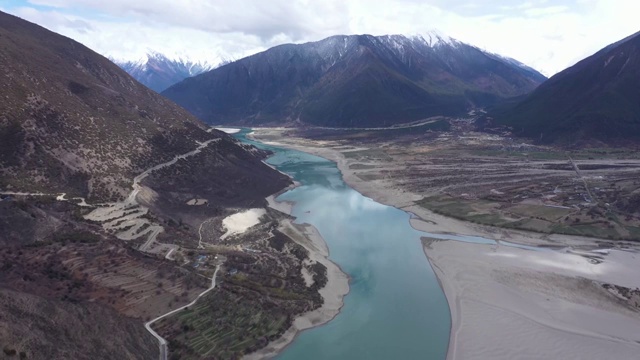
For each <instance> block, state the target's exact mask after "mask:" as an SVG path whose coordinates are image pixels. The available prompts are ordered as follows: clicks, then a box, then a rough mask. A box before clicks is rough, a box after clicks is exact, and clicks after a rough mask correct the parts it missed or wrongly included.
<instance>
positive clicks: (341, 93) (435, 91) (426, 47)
mask: <svg viewBox="0 0 640 360" xmlns="http://www.w3.org/2000/svg"><path fill="white" fill-rule="evenodd" d="M543 80H544V76H542V75H541V74H539V73H537V72H535V71H534V70H532V69H530V68H526V67H524V66H522V65H521V64H519V63H517V62H515V61H513V60H505V59H503V58H501V57H499V56H496V55H494V54H489V53H486V52H483V51H481V50H480V49H478V48H475V47H472V46H469V45H466V44H464V43H461V42H459V41H456V40H453V39H450V38H448V37H446V36H444V35H441V34H437V33H431V34H428V35H426V36H425V37H422V36H414V37H405V36H402V35H391V36H379V37H375V36H371V35H354V36H333V37H330V38H327V39H324V40H322V41H318V42H312V43H307V44H301V45H292V44H289V45H281V46H277V47H274V48H272V49H269V50H267V51H265V52H263V53H259V54H256V55H253V56H250V57H247V58H244V59H241V60H238V61H235V62H233V63H230V64H227V65H224V66H221V67H220V68H218V69H215V70H212V71H209V72H207V73H203V74H201V75H198V76H195V77H193V78H189V79H186V80H184V81H183V82H181V83H178V84H176V85H174V86H172V87H170V88H169V89H167V90H166V91H164V92H163V95H165V96H167V97H168V98H170V99H172V100H174V101H176V102H177V103H178V104H180V105H182V106H183V107H185V108H186V109H187V110H189V111H191V112H192V113H193V114H195V115H196V116H198V117H199V118H201V119H203V120H205V121H207V122H210V123H240V124H266V123H283V122H288V123H296V122H303V123H309V124H314V125H328V126H354V127H357V126H384V125H391V124H394V123H402V122H408V121H413V120H418V119H422V118H426V117H429V116H434V115H455V114H460V113H463V112H465V111H466V110H467V109H468V108H473V107H477V106H486V105H489V104H493V103H495V102H496V101H498V100H500V99H502V98H505V97H511V96H515V95H522V94H525V93H527V92H529V91H531V90H533V89H534V88H535V87H536V86H537V85H538V84H539V83H540V82H542V81H543Z"/></svg>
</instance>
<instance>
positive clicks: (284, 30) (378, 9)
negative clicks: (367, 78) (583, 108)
mask: <svg viewBox="0 0 640 360" xmlns="http://www.w3.org/2000/svg"><path fill="white" fill-rule="evenodd" d="M8 11H9V12H11V13H13V14H16V15H18V16H21V17H23V18H25V19H27V20H30V21H33V22H36V23H38V24H40V25H43V26H45V27H47V28H49V29H51V30H53V31H56V32H59V33H62V34H63V35H66V36H69V37H71V38H74V39H76V40H78V41H80V42H82V43H84V44H85V45H87V46H89V47H91V48H93V49H94V50H96V51H98V52H101V53H103V54H105V55H108V56H113V57H116V58H122V59H136V58H139V57H141V56H142V55H143V54H144V53H145V52H146V51H147V49H152V50H155V51H159V52H162V53H167V54H168V55H172V54H185V55H188V56H190V57H192V58H195V59H201V60H205V59H207V60H210V61H214V62H215V61H219V60H220V59H223V58H225V59H237V58H240V57H243V56H246V55H249V54H252V53H255V52H257V51H261V50H264V49H267V48H269V47H271V46H274V45H278V44H281V43H286V42H305V41H315V40H320V39H322V38H324V37H327V36H330V35H335V34H361V33H369V34H374V35H381V34H391V33H404V34H415V33H421V32H425V31H427V30H430V29H434V28H437V29H440V30H441V31H442V32H444V33H447V34H449V35H450V36H452V37H454V38H457V39H459V40H461V41H464V42H467V43H470V44H473V45H476V46H478V47H480V48H483V49H486V50H489V51H492V52H496V53H499V54H502V55H506V56H510V57H513V58H515V59H517V60H520V61H522V62H524V63H526V64H528V65H530V66H532V67H534V68H536V69H538V70H541V71H543V72H544V73H545V74H547V75H551V74H553V73H555V72H557V71H560V70H562V69H563V68H565V67H567V66H570V65H572V64H573V63H575V62H576V61H578V60H580V59H581V58H583V57H585V56H587V55H590V54H592V53H594V52H596V51H597V50H599V49H600V48H602V47H604V46H606V45H608V44H610V43H612V42H615V41H617V40H619V39H621V38H623V37H625V36H628V35H630V34H632V33H634V32H636V31H637V30H639V29H638V28H637V25H636V24H637V20H636V19H635V16H636V15H635V14H637V13H639V12H640V2H639V3H636V2H627V1H624V0H559V1H554V2H549V1H546V0H530V1H528V2H525V3H519V4H517V5H505V4H504V1H500V0H476V1H471V0H430V1H423V0H400V1H391V0H378V1H371V0H369V1H367V0H352V1H348V2H345V1H341V0H323V1H312V0H271V1H258V0H235V1H233V2H226V1H225V2H222V1H215V0H184V1H175V0H154V1H151V0H137V1H132V0H110V1H102V0H29V4H25V3H24V2H23V4H22V6H20V7H17V6H14V7H10V8H9V9H8Z"/></svg>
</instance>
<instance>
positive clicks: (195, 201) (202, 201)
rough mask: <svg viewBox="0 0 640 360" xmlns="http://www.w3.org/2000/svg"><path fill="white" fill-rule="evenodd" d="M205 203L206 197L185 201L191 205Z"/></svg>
mask: <svg viewBox="0 0 640 360" xmlns="http://www.w3.org/2000/svg"><path fill="white" fill-rule="evenodd" d="M206 203H207V199H198V198H196V199H191V200H189V201H187V205H191V206H200V205H204V204H206Z"/></svg>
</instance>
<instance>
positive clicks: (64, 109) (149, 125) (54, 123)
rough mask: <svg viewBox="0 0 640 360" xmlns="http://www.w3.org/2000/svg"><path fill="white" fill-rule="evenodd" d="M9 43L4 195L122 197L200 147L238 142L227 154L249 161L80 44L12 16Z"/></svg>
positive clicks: (3, 108) (1, 151)
mask: <svg viewBox="0 0 640 360" xmlns="http://www.w3.org/2000/svg"><path fill="white" fill-rule="evenodd" d="M0 46H2V48H1V50H0V73H2V74H3V75H4V76H3V78H4V80H3V82H2V84H0V97H1V98H2V101H1V102H0V170H1V173H0V174H1V176H0V189H4V190H8V191H32V192H33V191H41V192H45V193H61V192H66V193H68V194H69V196H81V197H85V198H87V200H88V201H94V200H95V201H98V200H100V201H101V200H117V199H119V198H122V197H124V196H126V195H127V194H128V193H129V191H130V188H131V179H133V177H135V176H136V175H138V174H139V173H141V172H142V171H143V170H144V169H146V168H148V167H149V166H150V165H152V164H157V163H162V162H164V161H167V160H169V159H171V158H173V157H174V156H176V155H178V154H182V153H186V152H188V151H190V150H193V149H194V148H195V147H196V146H197V143H196V142H197V141H200V142H202V141H206V140H209V139H215V138H220V139H221V141H222V142H223V143H225V144H228V145H225V146H218V147H217V148H220V149H221V150H218V151H220V152H226V153H229V154H231V153H235V157H241V158H246V156H244V155H241V153H244V152H246V151H245V150H244V149H243V148H242V147H240V146H239V145H236V144H235V142H234V140H232V139H231V138H230V137H228V136H227V135H225V134H223V133H221V132H218V131H214V132H207V131H206V130H207V127H206V126H205V125H204V124H203V123H201V122H200V121H199V120H198V119H196V118H195V117H193V116H192V115H191V114H189V113H188V112H186V111H185V110H183V109H182V108H180V107H179V106H177V105H176V104H174V103H173V102H171V101H169V100H167V99H166V98H164V97H162V96H160V95H159V94H157V93H155V92H154V91H151V90H149V89H148V88H146V87H145V86H143V85H142V84H140V83H138V82H137V81H135V80H134V79H133V78H132V77H131V76H129V75H128V74H126V73H125V72H124V71H122V70H121V69H120V68H118V67H117V66H116V65H115V64H113V63H112V62H110V61H109V60H108V59H106V58H104V57H102V56H100V55H98V54H96V53H94V52H93V51H91V50H89V49H88V48H86V47H84V46H83V45H81V44H79V43H77V42H74V41H72V40H70V39H68V38H65V37H62V36H59V35H57V34H54V33H51V32H48V31H46V30H45V29H43V28H40V27H37V26H35V25H33V24H30V23H27V22H25V21H22V20H20V19H18V18H15V17H12V16H9V15H6V14H3V15H2V22H1V23H0ZM222 155H223V156H224V157H226V154H222ZM228 165H229V166H238V165H235V164H228ZM253 165H255V166H257V167H258V168H261V169H268V167H266V166H265V165H264V164H262V163H261V162H260V161H259V159H255V160H254V161H253ZM265 172H267V173H268V172H270V170H269V171H266V170H265ZM273 173H274V174H277V173H276V172H273ZM252 176H253V175H252V174H249V175H248V177H249V178H251V177H252ZM274 178H277V176H276V177H274ZM254 180H255V179H254ZM256 186H260V184H258V183H256ZM276 191H277V190H276ZM267 195H268V194H267Z"/></svg>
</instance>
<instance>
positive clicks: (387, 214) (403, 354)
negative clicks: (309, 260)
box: [236, 130, 451, 360]
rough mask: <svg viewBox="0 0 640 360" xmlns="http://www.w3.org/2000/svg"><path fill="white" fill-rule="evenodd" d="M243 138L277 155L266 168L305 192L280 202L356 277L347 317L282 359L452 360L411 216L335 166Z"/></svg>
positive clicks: (311, 334)
mask: <svg viewBox="0 0 640 360" xmlns="http://www.w3.org/2000/svg"><path fill="white" fill-rule="evenodd" d="M247 133H248V130H243V131H242V132H240V133H238V134H236V136H237V137H238V138H239V139H240V140H241V141H243V142H247V143H251V144H254V145H256V146H258V147H260V148H263V149H269V150H271V151H273V152H274V153H275V154H274V155H273V156H272V157H270V158H269V159H268V160H267V162H268V163H269V164H271V165H273V166H275V167H276V168H277V169H278V170H280V171H282V172H284V173H286V174H289V175H291V176H292V177H293V178H294V179H295V180H296V181H298V182H300V183H301V186H299V187H297V188H295V189H293V190H291V191H288V192H286V193H284V194H283V195H281V196H280V197H279V198H278V200H287V201H293V202H295V205H294V207H293V214H292V215H293V216H295V217H296V218H297V220H296V222H298V223H308V224H311V225H313V226H315V227H316V228H317V229H318V231H319V232H320V234H321V235H322V237H323V238H324V240H325V241H326V242H327V245H328V247H329V251H330V258H331V260H332V261H333V262H335V263H336V264H338V265H339V266H340V267H341V268H342V270H343V271H344V272H346V273H347V274H348V275H349V277H350V282H349V286H350V292H349V294H348V295H347V296H346V297H345V301H344V307H343V308H342V310H341V312H340V314H339V315H338V316H337V317H336V318H335V319H333V320H332V321H330V322H329V323H327V324H326V325H323V326H320V327H317V328H313V329H309V330H306V331H303V332H302V333H301V334H300V335H299V336H298V337H297V338H296V339H295V340H294V341H293V343H292V344H291V345H290V346H289V347H287V348H286V349H285V350H284V351H283V352H282V353H281V354H280V355H279V356H278V359H280V360H300V359H305V360H315V359H367V360H376V359H385V360H386V359H445V357H446V354H447V347H448V343H449V330H450V327H451V320H450V314H449V307H448V305H447V301H446V298H445V297H444V294H443V292H442V290H441V288H440V286H439V284H438V281H437V279H436V277H435V275H434V273H433V271H432V269H431V266H430V265H429V262H428V261H427V259H426V257H425V255H424V252H423V250H422V245H421V242H420V236H425V235H427V234H425V233H422V232H419V231H417V230H414V229H413V228H412V227H411V226H410V224H409V217H410V215H409V214H408V213H406V212H404V211H401V210H398V209H396V208H393V207H390V206H386V205H382V204H379V203H377V202H375V201H373V200H371V199H369V198H367V197H364V196H362V195H361V194H360V193H358V192H356V191H355V190H353V189H352V188H350V187H349V186H348V185H347V184H345V182H344V181H343V180H342V175H341V173H340V171H339V170H338V168H337V167H336V164H335V163H333V162H331V161H328V160H326V159H323V158H320V157H317V156H313V155H309V154H306V153H303V152H300V151H295V150H288V149H283V148H278V147H273V146H268V145H265V144H262V143H257V142H254V141H251V140H249V139H247V138H246V134H247Z"/></svg>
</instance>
